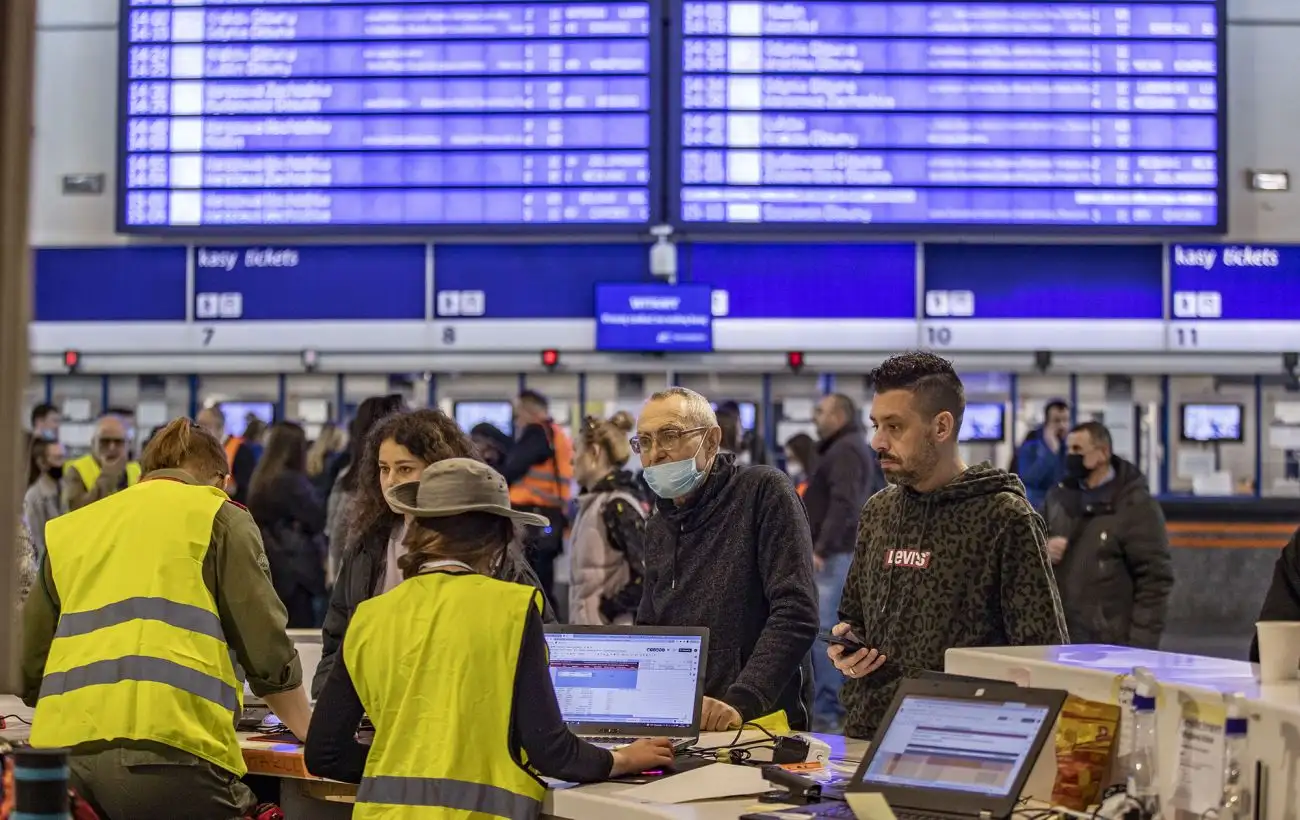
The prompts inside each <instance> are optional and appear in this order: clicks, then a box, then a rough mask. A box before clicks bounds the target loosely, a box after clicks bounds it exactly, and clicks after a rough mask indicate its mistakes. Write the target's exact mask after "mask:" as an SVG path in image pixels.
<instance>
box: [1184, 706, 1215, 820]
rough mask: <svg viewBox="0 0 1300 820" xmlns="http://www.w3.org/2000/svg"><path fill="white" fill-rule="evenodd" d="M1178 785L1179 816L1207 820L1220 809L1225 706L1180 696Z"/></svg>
mask: <svg viewBox="0 0 1300 820" xmlns="http://www.w3.org/2000/svg"><path fill="white" fill-rule="evenodd" d="M1179 706H1180V712H1181V716H1180V717H1179V721H1178V781H1177V786H1176V787H1175V789H1174V800H1173V804H1174V809H1175V810H1176V811H1177V812H1178V814H1179V815H1183V816H1186V815H1190V816H1192V817H1204V816H1205V812H1207V811H1209V810H1210V809H1212V808H1215V807H1217V806H1218V805H1219V798H1220V796H1221V794H1222V789H1223V724H1224V721H1225V718H1226V717H1227V715H1226V713H1225V711H1224V708H1223V704H1222V703H1206V702H1204V701H1200V700H1197V699H1195V698H1193V697H1190V696H1188V695H1180V696H1179Z"/></svg>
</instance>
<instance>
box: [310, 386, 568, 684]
mask: <svg viewBox="0 0 1300 820" xmlns="http://www.w3.org/2000/svg"><path fill="white" fill-rule="evenodd" d="M449 458H473V459H477V454H476V450H475V447H474V444H473V442H471V441H470V440H469V437H468V436H466V435H465V433H464V432H463V431H462V430H461V429H460V427H459V426H458V425H457V424H456V422H455V421H454V420H452V419H451V417H449V416H448V415H447V414H446V413H444V412H442V411H441V410H408V411H404V412H399V413H394V414H392V415H390V416H388V417H386V418H384V419H383V420H382V421H380V422H379V423H378V424H377V425H376V426H375V428H374V429H373V430H372V431H371V433H370V435H369V437H368V438H367V440H366V443H365V447H364V449H363V450H362V452H361V458H360V461H359V462H357V463H354V464H353V465H352V470H354V471H358V472H357V478H356V482H357V483H356V486H357V493H356V496H355V498H353V500H352V502H351V506H350V509H349V517H348V520H347V525H348V526H347V543H346V547H345V549H344V552H343V558H342V563H341V565H340V567H339V573H338V577H337V578H336V579H335V581H334V591H333V593H332V594H331V596H330V604H329V611H328V612H327V613H326V614H325V627H324V629H323V635H322V643H323V646H322V649H321V659H320V665H319V666H317V667H316V676H315V678H314V679H313V681H312V696H313V697H319V696H320V691H321V689H322V688H323V687H324V686H325V680H326V678H327V677H328V676H329V671H330V668H331V667H332V666H333V665H334V663H335V661H336V660H337V656H338V651H339V645H340V644H341V643H342V641H343V636H344V634H345V633H346V632H347V629H348V624H349V623H350V622H351V620H352V614H353V613H354V612H356V609H357V606H358V605H359V604H361V603H362V602H363V601H366V600H368V599H370V598H373V597H374V596H376V595H380V594H382V593H385V592H388V591H389V590H391V589H393V588H394V587H396V586H397V585H398V584H399V583H401V581H402V574H401V568H400V567H399V565H398V561H399V559H400V558H401V557H402V556H403V555H405V554H406V547H405V546H404V544H403V538H404V537H405V535H406V530H407V519H406V517H405V516H402V515H399V514H398V513H395V512H393V511H392V509H391V508H390V507H389V505H388V501H387V499H385V498H384V493H385V492H387V491H388V490H389V489H390V488H392V487H394V486H396V485H398V484H403V483H406V482H411V481H418V480H419V479H420V473H421V472H423V471H424V468H425V467H428V466H429V465H430V464H434V463H436V462H439V461H444V460H446V459H449ZM493 575H494V577H496V578H498V579H499V580H503V581H513V582H516V583H520V584H526V585H530V586H535V587H537V588H538V589H540V588H541V584H540V583H539V582H538V580H537V576H536V575H535V574H534V573H533V571H532V569H531V568H530V567H529V566H528V561H527V560H526V559H525V558H524V555H523V551H522V549H521V547H520V544H519V543H518V541H515V542H513V543H511V544H510V548H509V550H507V551H506V553H505V555H504V558H503V559H502V560H501V561H500V563H499V564H498V565H497V566H496V567H495V569H494V571H493ZM544 598H545V596H544V595H543V599H544ZM543 615H544V618H545V620H546V621H548V622H552V623H553V622H554V621H555V614H554V612H553V611H552V610H551V605H550V603H549V602H545V611H544V613H543Z"/></svg>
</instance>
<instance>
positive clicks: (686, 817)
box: [0, 695, 867, 820]
mask: <svg viewBox="0 0 1300 820" xmlns="http://www.w3.org/2000/svg"><path fill="white" fill-rule="evenodd" d="M0 714H3V715H16V716H18V717H19V718H22V719H23V720H26V721H30V720H31V719H32V710H31V709H29V708H27V707H26V706H24V705H23V703H22V701H20V700H19V699H18V698H16V697H13V696H12V695H0ZM28 733H29V729H28V727H27V726H26V725H25V724H22V723H19V722H17V721H8V722H6V726H5V728H4V730H3V731H0V735H2V736H3V737H4V738H5V739H7V740H23V739H25V738H26V737H27V735H28ZM750 734H754V735H755V736H757V733H746V736H745V737H744V738H743V739H744V740H749V739H751V738H750V737H749V735H750ZM253 735H254V733H251V732H241V733H239V745H240V747H241V748H242V749H243V750H244V762H245V763H247V764H248V773H249V774H257V775H265V776H270V777H282V778H286V779H291V780H299V781H304V782H303V787H304V788H305V789H307V790H308V793H309V795H310V796H311V797H314V798H316V799H318V800H328V801H331V802H350V800H351V796H352V795H353V794H355V791H356V789H355V787H354V786H351V785H348V784H345V783H335V782H333V781H327V780H321V779H319V778H315V777H312V776H311V775H310V774H308V773H307V768H306V766H305V765H304V764H303V758H302V746H301V745H299V744H297V743H283V742H276V741H270V740H253V739H252V738H253ZM734 737H735V732H715V733H706V734H705V735H703V736H701V738H700V745H701V746H721V745H724V744H727V743H729V742H730V741H731V740H732V739H733V738H734ZM818 737H820V738H821V739H822V740H824V741H826V742H827V743H828V744H829V745H830V747H831V756H832V758H833V759H834V760H836V761H839V762H840V763H839V766H840V767H841V768H844V767H845V766H846V763H845V762H846V761H847V762H851V763H852V764H856V762H857V761H858V760H859V759H861V757H862V756H863V755H864V754H866V751H867V743H866V742H864V741H860V740H851V739H848V738H844V737H840V736H838V735H818ZM629 788H632V786H630V785H629V784H627V783H593V784H590V785H586V786H562V787H560V788H556V789H552V790H550V792H548V794H547V798H546V807H545V810H544V811H545V813H546V814H547V815H550V816H553V817H558V818H568V819H569V820H608V818H610V817H612V816H614V813H615V812H617V816H618V817H619V818H620V820H660V819H661V818H662V819H663V820H735V818H737V817H739V816H740V815H742V814H744V813H746V812H747V811H750V810H752V809H753V807H754V806H755V805H756V804H757V800H756V799H755V798H754V797H744V798H739V799H735V800H713V801H708V802H701V803H687V804H680V805H668V804H662V803H656V804H640V803H635V802H632V801H629V800H626V799H624V798H621V797H619V796H618V793H619V792H622V791H625V790H627V789H629Z"/></svg>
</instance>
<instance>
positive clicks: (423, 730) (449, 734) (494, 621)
mask: <svg viewBox="0 0 1300 820" xmlns="http://www.w3.org/2000/svg"><path fill="white" fill-rule="evenodd" d="M388 499H389V503H390V504H391V505H392V507H393V510H394V511H396V512H398V513H401V514H404V515H408V516H411V517H412V518H413V520H412V523H411V526H410V527H409V529H408V533H407V536H406V547H407V549H408V552H407V554H406V555H404V556H403V557H402V558H401V559H400V565H401V568H402V575H403V577H404V579H405V580H403V581H402V583H400V584H399V585H398V586H397V587H396V588H395V589H393V590H392V591H391V592H387V593H384V594H383V595H379V596H377V597H375V598H371V599H370V600H368V601H366V602H365V603H362V604H361V605H360V606H359V607H357V611H356V614H355V615H354V616H353V618H352V624H351V626H350V628H349V629H348V633H347V636H346V637H345V638H344V640H343V648H342V658H343V662H342V663H336V664H335V665H334V667H333V669H331V670H330V674H329V678H328V679H327V680H326V682H325V688H324V690H323V691H322V693H321V696H320V699H319V700H318V701H317V703H316V711H315V713H314V714H313V716H312V725H311V733H310V735H309V737H308V739H307V748H306V762H307V768H308V769H309V770H310V771H311V772H312V773H313V774H315V775H319V776H321V777H330V778H334V779H336V780H343V781H347V782H352V783H360V784H361V785H360V787H359V788H358V790H357V805H356V810H355V811H354V813H353V815H352V816H353V817H354V818H356V820H370V819H372V818H382V820H399V819H400V818H412V819H413V820H414V818H419V819H420V820H426V819H431V818H458V819H464V818H473V819H474V820H479V819H480V818H484V819H485V818H507V820H531V818H535V817H537V816H538V814H539V812H540V810H541V805H542V798H543V797H544V796H545V793H546V787H545V785H543V783H542V781H541V780H540V779H538V778H539V776H548V777H555V778H558V779H561V780H570V781H577V782H588V781H595V780H604V779H606V778H609V777H618V776H622V775H625V774H630V773H633V772H641V771H645V770H647V769H650V768H654V767H657V766H663V765H665V764H667V763H668V762H670V761H671V760H672V756H673V753H672V748H671V747H670V746H669V744H668V742H667V741H665V740H640V741H637V742H636V743H633V744H632V745H630V746H627V747H624V748H622V749H619V750H617V751H614V752H612V753H611V752H608V751H606V750H604V749H601V748H599V747H596V746H593V745H591V744H589V743H587V742H585V741H583V740H580V739H579V738H577V737H576V736H574V735H573V734H572V733H571V732H570V731H569V729H568V727H567V726H565V724H564V721H563V719H562V718H561V716H560V708H559V704H558V703H557V702H556V699H555V689H554V687H553V686H552V684H551V677H550V670H549V665H548V663H547V650H546V637H545V633H544V631H543V628H542V617H541V596H540V593H539V592H538V591H537V589H535V588H533V587H528V586H524V585H522V584H512V583H509V582H506V581H498V580H496V579H494V578H491V577H489V576H490V574H491V572H492V567H493V566H494V565H495V564H496V563H497V562H498V561H499V560H501V558H502V556H503V555H504V554H505V550H506V547H507V545H508V544H509V543H510V540H511V538H512V536H513V534H514V526H515V524H516V523H519V524H530V525H533V526H544V525H545V523H546V519H545V518H543V517H542V516H540V515H535V514H531V513H522V512H518V511H515V510H512V509H511V508H510V491H509V489H508V488H507V487H506V482H505V479H504V478H502V477H501V475H500V474H498V473H497V472H496V471H494V470H493V469H492V468H491V467H488V466H487V465H486V464H483V463H482V462H479V461H476V460H474V459H468V458H452V459H447V460H445V461H440V462H438V463H436V464H433V465H431V466H429V467H427V468H426V469H425V470H424V472H423V473H422V474H421V476H420V480H419V481H418V482H412V483H407V484H401V485H398V486H396V487H393V488H392V489H391V490H389V492H388ZM363 713H364V714H366V715H369V717H370V720H371V722H372V723H374V726H375V737H374V743H373V744H372V745H370V746H365V745H362V744H360V743H358V742H357V740H356V731H357V725H358V723H359V722H360V720H361V717H362V715H363Z"/></svg>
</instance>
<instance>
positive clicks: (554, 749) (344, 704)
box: [304, 609, 614, 783]
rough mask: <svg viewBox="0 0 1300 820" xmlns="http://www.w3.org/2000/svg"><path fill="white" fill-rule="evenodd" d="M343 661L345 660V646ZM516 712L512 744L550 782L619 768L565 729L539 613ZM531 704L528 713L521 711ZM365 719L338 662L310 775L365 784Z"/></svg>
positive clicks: (315, 722)
mask: <svg viewBox="0 0 1300 820" xmlns="http://www.w3.org/2000/svg"><path fill="white" fill-rule="evenodd" d="M339 657H340V658H342V657H343V650H342V647H341V646H340V648H339ZM514 703H515V708H514V709H513V710H512V712H511V717H510V720H511V726H510V741H511V745H512V747H513V748H520V747H522V748H523V750H524V751H525V752H527V753H528V761H529V763H530V764H532V766H533V767H534V768H536V769H537V771H538V772H540V773H541V774H542V775H543V776H545V777H553V778H555V779H557V780H568V781H571V782H574V783H591V782H595V781H598V780H605V779H607V778H608V777H609V773H610V769H611V768H612V767H613V764H614V760H613V756H612V755H611V754H610V753H609V752H607V751H606V750H604V749H601V748H599V747H597V746H593V745H591V744H590V743H587V742H586V741H583V740H580V739H579V738H577V737H576V736H574V734H573V733H572V732H570V731H569V727H568V726H566V725H565V724H564V718H563V717H561V715H560V704H559V702H558V701H557V700H556V698H555V687H554V685H552V683H551V673H550V665H549V663H548V661H547V651H546V631H545V630H544V629H543V628H542V616H541V615H540V614H539V613H538V612H537V611H536V610H535V609H534V610H531V611H530V613H529V616H528V622H527V624H526V625H525V626H524V638H523V648H522V650H521V652H520V655H519V667H518V669H517V670H516V672H515V693H514ZM521 704H527V707H526V708H520V705H521ZM364 714H365V707H364V706H362V704H361V697H360V696H359V695H358V694H357V690H356V686H355V685H353V683H352V677H351V675H349V674H348V667H347V664H346V663H335V664H334V666H333V667H332V668H331V669H330V672H329V677H328V678H327V679H326V681H325V688H324V690H323V691H322V692H321V694H320V699H319V700H318V701H317V702H316V708H315V710H314V711H313V712H312V716H311V728H310V731H309V732H308V734H307V744H306V748H305V750H304V757H305V759H306V763H307V770H308V771H310V772H311V773H312V774H314V775H316V776H317V777H329V778H333V779H334V780H341V781H343V782H345V783H360V782H361V775H362V773H363V772H364V771H365V768H366V755H368V754H369V753H370V747H369V746H368V745H365V744H362V743H359V742H358V741H357V737H356V735H357V726H358V725H359V724H360V723H361V718H362V716H363V715H364ZM427 742H428V743H429V744H430V745H434V744H437V745H444V744H456V743H459V742H463V739H459V738H450V737H447V738H442V737H431V738H428V739H427Z"/></svg>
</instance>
